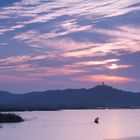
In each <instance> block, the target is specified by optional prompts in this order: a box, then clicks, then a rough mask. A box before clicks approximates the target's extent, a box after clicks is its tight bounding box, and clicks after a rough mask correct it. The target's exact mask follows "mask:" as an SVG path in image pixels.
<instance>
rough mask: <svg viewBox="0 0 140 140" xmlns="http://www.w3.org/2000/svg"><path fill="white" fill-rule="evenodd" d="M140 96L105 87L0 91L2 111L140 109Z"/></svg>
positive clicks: (0, 107) (139, 94)
mask: <svg viewBox="0 0 140 140" xmlns="http://www.w3.org/2000/svg"><path fill="white" fill-rule="evenodd" d="M139 107H140V93H134V92H129V91H123V90H119V89H115V88H113V87H111V86H107V85H98V86H96V87H94V88H90V89H84V88H82V89H65V90H48V91H44V92H30V93H26V94H11V93H9V92H4V91H2V92H0V109H1V110H51V109H53V110H55V109H92V108H139Z"/></svg>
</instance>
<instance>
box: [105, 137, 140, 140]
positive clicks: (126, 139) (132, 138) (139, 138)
mask: <svg viewBox="0 0 140 140" xmlns="http://www.w3.org/2000/svg"><path fill="white" fill-rule="evenodd" d="M105 140H140V137H128V138H118V139H105Z"/></svg>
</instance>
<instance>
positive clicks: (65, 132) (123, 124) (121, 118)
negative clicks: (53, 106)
mask: <svg viewBox="0 0 140 140" xmlns="http://www.w3.org/2000/svg"><path fill="white" fill-rule="evenodd" d="M16 113H17V114H19V115H21V116H22V117H23V118H24V119H25V120H26V121H25V122H22V123H13V124H3V128H0V140H140V110H138V109H135V110H129V109H128V110H107V109H106V110H64V111H46V112H45V111H33V112H16ZM97 116H98V117H99V118H100V120H99V124H95V123H94V119H95V118H96V117H97Z"/></svg>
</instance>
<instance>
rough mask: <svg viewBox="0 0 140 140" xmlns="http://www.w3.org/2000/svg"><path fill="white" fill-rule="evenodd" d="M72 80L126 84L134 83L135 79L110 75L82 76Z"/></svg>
mask: <svg viewBox="0 0 140 140" xmlns="http://www.w3.org/2000/svg"><path fill="white" fill-rule="evenodd" d="M74 80H78V81H87V82H100V81H105V82H112V83H127V82H134V81H136V79H133V78H129V77H123V76H112V75H90V76H82V77H79V78H74Z"/></svg>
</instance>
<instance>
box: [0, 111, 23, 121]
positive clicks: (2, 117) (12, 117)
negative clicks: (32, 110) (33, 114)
mask: <svg viewBox="0 0 140 140" xmlns="http://www.w3.org/2000/svg"><path fill="white" fill-rule="evenodd" d="M23 121H24V119H23V118H22V117H20V116H19V115H17V114H14V113H0V123H15V122H23Z"/></svg>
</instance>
